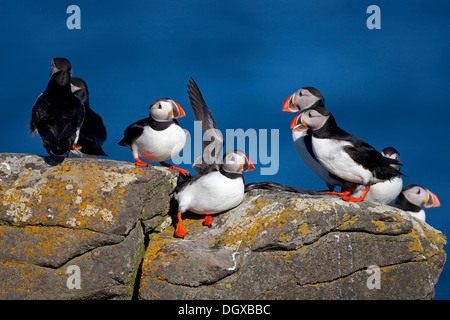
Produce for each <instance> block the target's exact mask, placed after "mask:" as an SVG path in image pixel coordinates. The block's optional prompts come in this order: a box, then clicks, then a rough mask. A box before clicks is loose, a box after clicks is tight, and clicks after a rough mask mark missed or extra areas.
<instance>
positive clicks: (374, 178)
mask: <svg viewBox="0 0 450 320" xmlns="http://www.w3.org/2000/svg"><path fill="white" fill-rule="evenodd" d="M293 128H296V129H297V130H307V128H310V129H312V147H313V151H314V154H315V155H316V157H317V160H318V161H319V162H320V163H321V164H322V165H323V166H324V167H325V168H326V169H327V170H328V171H330V172H331V173H333V174H334V175H336V176H338V177H339V178H341V179H343V180H345V181H348V182H351V183H353V184H352V186H351V187H350V188H349V189H348V190H346V191H345V192H340V193H339V192H329V193H331V194H338V195H340V196H342V199H343V200H346V201H353V202H358V201H362V200H364V198H365V197H366V195H367V193H368V192H369V190H370V186H371V185H373V184H374V183H378V182H382V181H386V180H390V179H392V178H394V177H397V176H401V175H403V174H402V173H401V172H400V171H399V170H398V169H396V168H394V167H393V166H392V164H394V165H395V164H400V162H399V161H397V160H395V159H390V158H387V157H384V156H382V155H381V153H380V152H378V151H377V150H375V149H374V148H373V147H372V146H371V145H369V144H368V143H366V142H364V141H363V140H361V139H359V138H357V137H355V136H352V135H350V134H348V133H347V132H345V131H344V130H342V129H341V128H339V127H338V125H337V123H336V121H335V119H334V117H333V115H332V114H331V113H330V112H329V111H328V110H326V109H325V108H323V107H314V108H310V109H308V110H306V111H305V112H303V113H302V114H300V115H298V116H297V117H296V118H295V119H294V121H292V124H291V129H293ZM358 184H362V185H364V186H365V189H364V192H363V193H362V194H361V196H360V197H357V198H355V197H349V194H350V193H351V192H352V191H353V190H354V189H355V188H356V186H357V185H358Z"/></svg>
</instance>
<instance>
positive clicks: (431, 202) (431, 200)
mask: <svg viewBox="0 0 450 320" xmlns="http://www.w3.org/2000/svg"><path fill="white" fill-rule="evenodd" d="M427 191H428V198H427V199H426V200H425V204H424V207H425V208H433V207H439V206H440V205H441V202H440V201H439V199H438V197H436V195H435V194H434V193H433V192H431V191H430V190H427Z"/></svg>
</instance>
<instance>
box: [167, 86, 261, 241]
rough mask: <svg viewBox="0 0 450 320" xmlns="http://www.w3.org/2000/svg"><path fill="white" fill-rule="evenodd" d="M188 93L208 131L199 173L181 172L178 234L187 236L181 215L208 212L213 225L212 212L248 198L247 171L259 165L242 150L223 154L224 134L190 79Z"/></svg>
mask: <svg viewBox="0 0 450 320" xmlns="http://www.w3.org/2000/svg"><path fill="white" fill-rule="evenodd" d="M188 95H189V100H190V102H191V106H192V110H193V111H194V115H195V118H196V119H197V121H198V123H199V125H200V126H201V128H202V130H203V131H204V137H203V151H202V155H201V156H199V157H198V158H197V159H196V160H195V162H194V164H193V166H192V167H193V168H194V169H195V170H196V171H197V172H198V174H197V175H195V176H187V177H185V176H179V180H178V186H177V188H176V189H175V194H174V196H175V199H176V200H177V202H178V214H177V218H178V224H177V227H176V230H175V234H174V235H175V237H178V238H184V237H185V236H186V235H187V234H188V232H187V231H186V230H185V229H184V228H183V223H182V218H181V215H182V214H183V213H184V212H186V211H191V212H193V213H196V214H199V215H204V216H205V217H204V221H203V225H205V226H209V227H210V226H211V225H212V219H211V215H213V214H217V213H221V212H224V211H227V210H230V209H232V208H234V207H236V206H238V205H239V204H240V203H241V202H242V200H243V199H244V185H245V184H244V178H243V173H244V172H247V171H251V170H254V169H255V166H254V165H253V163H252V162H251V160H250V159H249V158H248V157H247V156H246V155H245V153H244V152H243V151H241V150H230V151H228V152H226V153H225V155H224V156H223V160H222V164H220V158H221V157H222V150H223V145H224V141H223V136H222V133H221V132H220V130H219V129H218V128H217V125H216V122H215V121H214V118H213V116H212V114H211V111H210V110H209V108H208V106H207V105H206V102H205V100H204V99H203V96H202V94H201V92H200V89H199V88H198V86H197V84H196V83H195V81H194V79H192V78H191V79H190V80H189V84H188Z"/></svg>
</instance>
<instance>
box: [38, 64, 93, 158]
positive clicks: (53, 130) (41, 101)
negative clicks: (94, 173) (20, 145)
mask: <svg viewBox="0 0 450 320" xmlns="http://www.w3.org/2000/svg"><path fill="white" fill-rule="evenodd" d="M50 75H51V78H50V81H49V82H48V85H47V88H46V89H45V91H44V92H43V93H42V94H41V95H40V96H39V97H38V98H37V100H36V102H35V103H34V106H33V110H32V113H31V122H30V129H31V132H32V133H33V134H36V133H39V135H40V136H41V139H42V144H43V145H44V148H45V150H47V153H48V154H49V155H50V156H51V157H61V155H62V154H66V156H67V157H69V156H70V151H71V150H75V149H79V147H76V144H77V142H78V138H79V133H80V128H81V125H82V124H83V121H84V116H85V109H84V106H83V103H82V102H81V101H80V99H78V98H77V97H75V95H74V94H73V93H72V91H71V90H70V76H71V75H72V67H71V65H70V62H69V60H67V59H65V58H53V59H52V63H51V73H50Z"/></svg>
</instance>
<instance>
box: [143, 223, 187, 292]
mask: <svg viewBox="0 0 450 320" xmlns="http://www.w3.org/2000/svg"><path fill="white" fill-rule="evenodd" d="M168 229H170V228H167V230H165V231H164V232H162V233H158V234H156V235H154V236H153V237H152V239H151V241H150V243H149V246H148V247H147V249H146V251H145V254H144V260H143V263H142V274H143V275H144V276H143V277H141V284H140V288H139V290H140V291H141V290H144V291H147V292H148V291H150V290H151V289H150V288H149V283H148V281H149V280H152V281H158V282H164V279H163V276H162V275H163V274H164V269H163V268H164V267H166V266H168V265H169V264H171V263H180V262H182V261H183V258H182V257H180V256H179V250H178V248H176V247H170V248H165V246H167V245H170V244H171V243H174V242H178V241H182V240H180V239H175V238H174V237H173V230H172V231H170V230H168Z"/></svg>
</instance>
